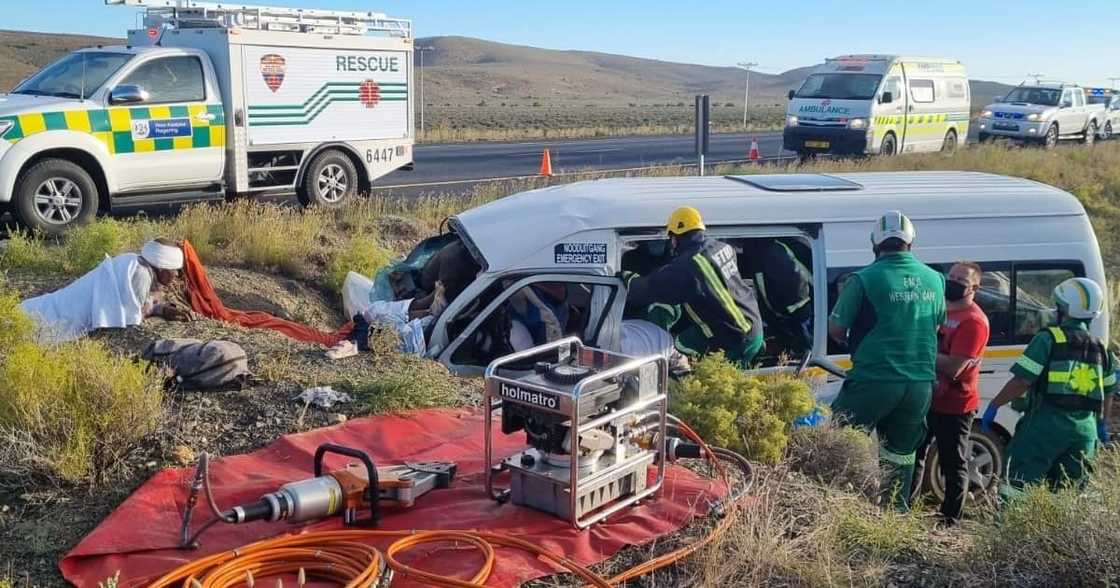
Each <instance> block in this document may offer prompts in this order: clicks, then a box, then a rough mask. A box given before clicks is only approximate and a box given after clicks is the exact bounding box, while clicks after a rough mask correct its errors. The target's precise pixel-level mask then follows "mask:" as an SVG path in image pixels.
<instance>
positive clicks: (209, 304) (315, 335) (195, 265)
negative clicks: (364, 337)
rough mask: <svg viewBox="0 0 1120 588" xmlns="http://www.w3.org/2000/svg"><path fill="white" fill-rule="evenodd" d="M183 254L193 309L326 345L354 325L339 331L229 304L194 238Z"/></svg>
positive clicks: (245, 325) (224, 319)
mask: <svg viewBox="0 0 1120 588" xmlns="http://www.w3.org/2000/svg"><path fill="white" fill-rule="evenodd" d="M183 257H184V260H183V277H184V279H185V281H186V283H187V297H188V298H189V299H190V303H191V310H193V311H195V312H197V313H198V314H201V315H203V316H206V317H209V318H212V319H217V320H220V321H224V322H227V323H234V324H236V325H241V326H242V327H246V328H249V329H272V330H274V331H279V332H281V333H284V334H285V335H287V336H289V337H291V338H292V339H295V340H297V341H305V342H307V343H319V344H321V345H324V346H326V347H333V346H334V345H335V344H336V343H338V342H339V341H342V340H343V339H345V338H346V337H347V335H349V334H350V331H351V330H353V328H354V325H353V324H352V323H348V324H346V325H344V326H343V327H342V328H341V329H339V330H338V331H336V332H334V333H328V332H326V331H320V330H318V329H314V328H311V327H309V326H307V325H301V324H299V323H293V322H291V321H286V320H284V319H281V318H277V317H274V316H272V315H271V314H268V313H267V312H259V311H244V310H234V309H232V308H226V307H225V305H224V304H222V300H221V299H220V298H218V294H217V292H215V291H214V287H213V286H211V285H210V279H209V278H207V277H206V268H205V267H203V265H202V262H201V261H199V259H198V254H197V253H195V250H194V247H192V246H191V244H190V241H183Z"/></svg>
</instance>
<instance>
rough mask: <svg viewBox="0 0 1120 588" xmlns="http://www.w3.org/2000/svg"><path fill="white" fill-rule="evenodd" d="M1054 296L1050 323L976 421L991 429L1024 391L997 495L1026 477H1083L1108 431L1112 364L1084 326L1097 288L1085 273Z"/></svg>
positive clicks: (1060, 480)
mask: <svg viewBox="0 0 1120 588" xmlns="http://www.w3.org/2000/svg"><path fill="white" fill-rule="evenodd" d="M1053 300H1054V305H1055V306H1056V307H1057V309H1058V316H1057V325H1055V326H1051V327H1049V328H1047V329H1043V330H1042V331H1039V332H1038V334H1036V335H1035V336H1034V339H1032V340H1031V342H1030V344H1029V345H1027V348H1026V350H1024V351H1023V355H1022V357H1020V358H1019V360H1018V361H1017V362H1015V365H1013V366H1011V375H1012V378H1011V380H1009V381H1008V382H1007V384H1005V385H1004V386H1003V389H1002V390H1000V392H999V394H998V395H996V397H995V398H994V399H992V402H991V403H990V404H989V405H988V409H987V410H986V411H985V412H984V418H983V420H982V421H981V427H982V428H983V429H984V430H986V431H987V430H991V427H992V423H993V421H995V418H996V414H997V413H998V412H999V409H1000V407H1001V406H1003V405H1004V404H1007V403H1008V402H1011V401H1013V400H1016V399H1018V398H1020V397H1021V396H1023V395H1024V394H1026V395H1027V396H1026V402H1025V403H1024V404H1025V406H1023V408H1025V409H1026V412H1025V413H1024V414H1023V418H1022V419H1021V420H1019V423H1018V424H1017V425H1015V436H1014V437H1012V439H1011V444H1010V445H1008V447H1007V460H1006V463H1007V464H1008V469H1007V475H1006V476H1005V478H1004V480H1005V481H1004V484H1003V486H1001V487H1000V495H1001V496H1002V497H1003V498H1004V499H1010V498H1014V497H1016V496H1018V495H1019V494H1021V493H1022V489H1023V486H1024V485H1025V484H1030V483H1036V482H1046V483H1047V484H1049V485H1050V486H1051V487H1057V486H1060V485H1062V484H1065V483H1067V482H1068V483H1072V484H1075V485H1076V484H1080V483H1082V482H1084V481H1085V479H1086V478H1087V477H1088V475H1089V474H1090V473H1091V472H1092V469H1093V463H1094V461H1095V458H1096V453H1097V443H1098V441H1100V442H1104V441H1107V437H1108V429H1107V427H1106V424H1105V423H1106V422H1107V415H1106V414H1104V407H1105V402H1104V401H1105V398H1106V397H1107V396H1108V395H1110V394H1114V393H1116V391H1117V380H1116V372H1115V369H1116V368H1115V364H1114V362H1113V358H1112V355H1111V354H1109V353H1108V350H1107V349H1106V348H1105V344H1104V342H1102V341H1101V340H1100V339H1098V338H1097V337H1096V336H1095V335H1093V334H1092V333H1090V332H1089V324H1090V323H1091V322H1093V320H1094V319H1096V318H1097V317H1098V316H1100V314H1101V309H1102V308H1103V306H1104V292H1103V291H1102V290H1101V288H1100V286H1098V285H1097V283H1096V282H1094V281H1092V280H1090V279H1088V278H1070V279H1068V280H1066V281H1064V282H1062V283H1061V284H1058V287H1057V288H1055V289H1054V293H1053Z"/></svg>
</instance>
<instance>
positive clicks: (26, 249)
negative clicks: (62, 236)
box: [0, 230, 59, 272]
mask: <svg viewBox="0 0 1120 588" xmlns="http://www.w3.org/2000/svg"><path fill="white" fill-rule="evenodd" d="M0 269H6V270H25V271H33V272H55V271H58V269H59V268H58V263H57V262H56V261H55V259H54V258H53V257H52V256H51V252H50V250H49V249H48V248H47V244H46V242H44V241H43V238H42V237H41V236H39V235H33V234H31V233H28V232H26V231H22V230H16V231H12V232H11V233H10V234H9V235H8V242H7V243H6V244H5V245H4V246H3V247H2V248H0Z"/></svg>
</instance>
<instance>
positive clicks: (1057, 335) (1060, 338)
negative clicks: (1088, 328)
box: [1047, 327, 1066, 343]
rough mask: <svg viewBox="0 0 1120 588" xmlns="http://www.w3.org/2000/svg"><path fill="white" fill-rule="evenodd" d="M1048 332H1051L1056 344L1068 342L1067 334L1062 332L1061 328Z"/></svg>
mask: <svg viewBox="0 0 1120 588" xmlns="http://www.w3.org/2000/svg"><path fill="white" fill-rule="evenodd" d="M1047 330H1048V331H1050V335H1051V336H1053V337H1054V342H1055V343H1065V342H1066V334H1065V333H1064V332H1063V331H1062V329H1061V327H1050V328H1048V329H1047Z"/></svg>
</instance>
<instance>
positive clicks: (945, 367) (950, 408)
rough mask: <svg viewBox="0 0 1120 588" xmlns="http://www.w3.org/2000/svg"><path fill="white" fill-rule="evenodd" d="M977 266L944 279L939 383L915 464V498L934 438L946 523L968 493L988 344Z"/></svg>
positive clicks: (963, 266) (966, 264)
mask: <svg viewBox="0 0 1120 588" xmlns="http://www.w3.org/2000/svg"><path fill="white" fill-rule="evenodd" d="M981 275H982V274H981V270H980V266H979V265H977V264H976V263H973V262H970V261H961V262H957V263H955V264H953V267H952V268H950V269H949V276H948V279H947V280H946V282H945V310H946V318H945V324H943V325H941V328H940V329H939V330H938V333H937V386H936V388H934V392H933V403H932V404H931V405H930V411H929V414H928V415H927V416H926V428H927V430H928V431H929V432H928V433H927V434H926V439H925V442H923V443H922V445H921V447H919V448H918V452H917V463H916V464H915V467H914V483H913V486H912V488H913V491H912V492H913V494H912V496H911V499H912V500H913V499H914V498H916V497H917V496H918V492H919V489H920V488H921V482H922V472H923V470H924V469H925V455H926V450H927V449H928V448H929V444H930V443H931V442H932V441H933V440H934V439H936V440H937V454H938V456H939V457H940V461H941V475H942V476H944V477H945V500H944V501H943V502H942V503H941V516H942V517H943V519H944V521H945V522H946V523H948V524H954V523H957V522H959V521H960V519H961V514H962V513H963V511H964V500H965V496H966V495H967V492H968V457H969V454H970V453H971V447H970V442H969V438H968V437H969V432H970V431H971V430H972V420H973V418H975V416H976V411H977V410H979V409H980V388H979V385H980V360H981V358H982V357H983V355H984V348H985V347H986V346H987V345H988V317H987V316H986V315H985V314H984V311H983V310H981V309H980V307H979V306H978V305H977V304H976V302H975V300H974V298H975V297H976V291H977V290H979V289H980V277H981Z"/></svg>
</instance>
